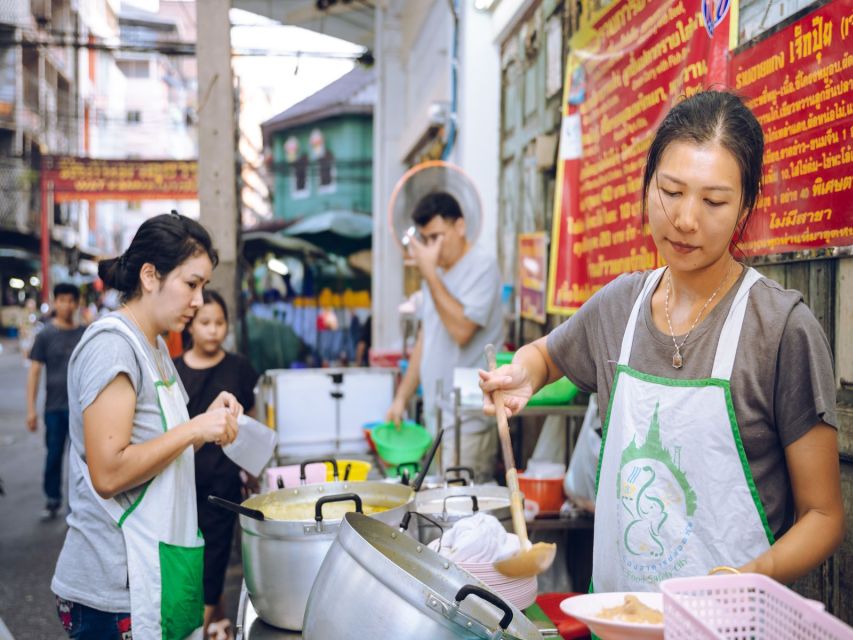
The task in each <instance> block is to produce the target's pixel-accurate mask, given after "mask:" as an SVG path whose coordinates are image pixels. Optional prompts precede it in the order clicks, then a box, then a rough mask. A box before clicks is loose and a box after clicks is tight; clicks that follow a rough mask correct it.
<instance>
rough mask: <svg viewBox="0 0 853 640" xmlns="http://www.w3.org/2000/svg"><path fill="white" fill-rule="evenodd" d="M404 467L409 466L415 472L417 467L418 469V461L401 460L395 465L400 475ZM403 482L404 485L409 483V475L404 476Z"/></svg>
mask: <svg viewBox="0 0 853 640" xmlns="http://www.w3.org/2000/svg"><path fill="white" fill-rule="evenodd" d="M406 467H411V468H412V469H413V470H414V472H415V473H417V472H418V469H420V463H419V462H417V461H415V462H401V463H400V464H398V465H397V475H399V476H401V477H402V475H403V471H404V470H405V469H406ZM403 484H404V485H406V486H408V485H409V476H408V475H407V476H406V479H405V481H404V482H403Z"/></svg>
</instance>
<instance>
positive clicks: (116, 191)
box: [41, 156, 198, 202]
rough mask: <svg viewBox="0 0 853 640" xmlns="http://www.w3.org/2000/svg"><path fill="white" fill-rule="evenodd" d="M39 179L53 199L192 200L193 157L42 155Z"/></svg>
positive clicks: (195, 187) (195, 167)
mask: <svg viewBox="0 0 853 640" xmlns="http://www.w3.org/2000/svg"><path fill="white" fill-rule="evenodd" d="M41 179H42V181H43V182H44V183H45V185H46V186H48V187H50V188H52V189H53V197H54V201H56V202H68V201H71V200H194V199H195V198H197V197H198V163H197V162H196V161H195V160H96V159H93V158H74V157H69V156H46V157H45V158H44V159H43V166H42V172H41Z"/></svg>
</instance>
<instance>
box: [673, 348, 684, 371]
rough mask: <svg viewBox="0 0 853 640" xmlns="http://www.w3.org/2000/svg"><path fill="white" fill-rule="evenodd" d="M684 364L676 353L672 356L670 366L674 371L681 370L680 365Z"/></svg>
mask: <svg viewBox="0 0 853 640" xmlns="http://www.w3.org/2000/svg"><path fill="white" fill-rule="evenodd" d="M683 364H684V358H682V357H681V354H680V353H679V352H678V351H676V352H675V353H674V354H673V356H672V366H673V368H675V369H681V365H683Z"/></svg>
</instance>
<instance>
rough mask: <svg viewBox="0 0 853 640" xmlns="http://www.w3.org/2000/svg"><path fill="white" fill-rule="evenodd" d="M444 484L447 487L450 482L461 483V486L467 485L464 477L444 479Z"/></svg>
mask: <svg viewBox="0 0 853 640" xmlns="http://www.w3.org/2000/svg"><path fill="white" fill-rule="evenodd" d="M444 484H446V485H447V486H448V487H449V486H450V485H452V484H461V485H462V486H463V487H467V486H468V480H467V479H466V478H451V479H450V480H445V481H444Z"/></svg>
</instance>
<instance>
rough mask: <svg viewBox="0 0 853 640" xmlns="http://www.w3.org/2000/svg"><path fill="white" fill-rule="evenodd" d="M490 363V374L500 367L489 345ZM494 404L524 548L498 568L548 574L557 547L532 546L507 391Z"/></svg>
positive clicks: (520, 574)
mask: <svg viewBox="0 0 853 640" xmlns="http://www.w3.org/2000/svg"><path fill="white" fill-rule="evenodd" d="M486 362H487V363H488V365H489V371H494V370H495V368H496V353H495V347H494V346H493V345H491V344H488V345H486ZM492 401H493V402H494V403H495V417H496V418H497V421H498V437H499V438H500V441H501V451H502V452H503V458H504V466H505V467H506V486H507V487H508V488H509V491H510V503H509V506H510V512H511V513H512V526H513V529H515V535H517V536H518V541H519V543H520V544H521V548H520V550H519V552H518V554H517V555H515V556H513V557H511V558H507V559H506V560H501V561H499V562H496V563H495V569H497V570H498V571H499V572H500V573H501V574H503V575H505V576H507V577H508V578H531V577H533V576H538V575H539V574H540V573H542V572H543V571H547V570H548V567H550V566H551V565H552V564H553V562H554V557H555V556H556V554H557V546H556V545H555V544H554V543H550V542H548V543H546V542H537V543H536V544H534V545H531V544H530V540H529V539H528V538H527V522H526V521H525V520H524V507H523V506H522V503H521V501H522V494H521V490H520V489H519V487H518V472H517V471H516V470H515V457H514V456H513V455H512V442H511V441H510V438H509V424H508V423H507V417H506V411H505V410H504V398H503V392H501V391H493V392H492Z"/></svg>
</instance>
